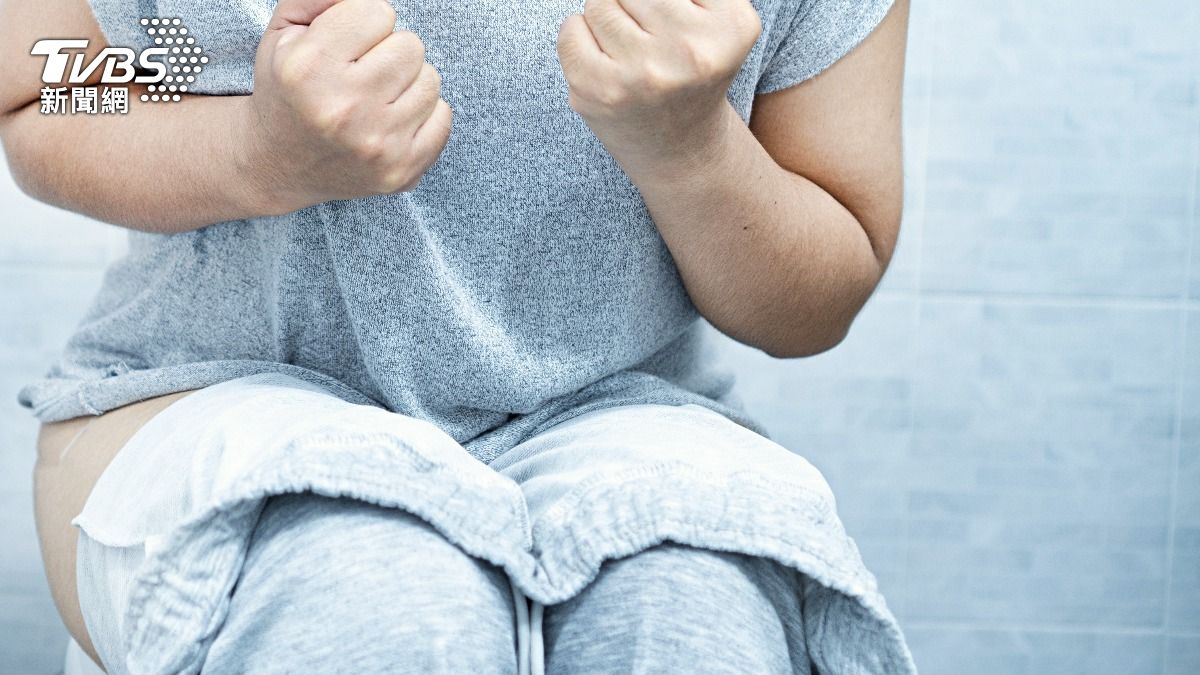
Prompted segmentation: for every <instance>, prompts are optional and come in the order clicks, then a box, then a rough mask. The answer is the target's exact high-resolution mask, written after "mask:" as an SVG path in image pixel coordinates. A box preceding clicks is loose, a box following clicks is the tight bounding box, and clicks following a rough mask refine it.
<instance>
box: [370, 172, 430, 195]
mask: <svg viewBox="0 0 1200 675" xmlns="http://www.w3.org/2000/svg"><path fill="white" fill-rule="evenodd" d="M419 181H420V178H419V177H417V178H415V179H414V177H413V176H412V175H410V173H409V171H408V169H406V168H399V169H393V170H391V171H388V172H386V173H384V174H383V175H382V176H380V178H379V183H378V185H377V186H376V187H377V188H378V190H379V191H380V192H385V193H386V192H407V191H408V190H411V189H412V188H413V187H416V183H417V182H419Z"/></svg>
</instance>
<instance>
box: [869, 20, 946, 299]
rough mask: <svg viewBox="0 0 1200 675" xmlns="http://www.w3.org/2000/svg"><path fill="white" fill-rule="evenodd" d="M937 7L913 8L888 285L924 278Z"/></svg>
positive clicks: (909, 284)
mask: <svg viewBox="0 0 1200 675" xmlns="http://www.w3.org/2000/svg"><path fill="white" fill-rule="evenodd" d="M935 7H936V6H935V5H934V4H933V3H930V2H917V3H913V4H912V5H911V6H910V10H909V22H908V33H909V36H908V53H907V54H906V55H905V79H904V115H903V120H904V217H903V219H902V221H903V222H902V224H901V226H900V238H899V240H898V241H897V243H896V251H895V254H894V255H893V257H892V261H891V264H890V265H889V267H888V270H887V274H886V275H885V276H884V279H883V282H882V284H881V288H884V289H888V290H907V291H912V290H916V289H917V287H918V283H919V273H920V254H921V230H922V220H923V219H924V217H925V213H924V211H925V207H924V204H925V164H926V147H927V145H928V142H929V132H930V129H929V96H930V83H931V74H932V68H933V58H932V45H933V40H932V32H933V27H934V20H935V17H934V13H935V11H936V10H935Z"/></svg>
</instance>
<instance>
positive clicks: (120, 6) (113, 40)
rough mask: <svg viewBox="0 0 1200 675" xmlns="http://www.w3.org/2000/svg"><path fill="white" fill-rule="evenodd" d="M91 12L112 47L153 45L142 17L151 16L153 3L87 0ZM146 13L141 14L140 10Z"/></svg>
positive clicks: (135, 47)
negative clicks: (142, 22)
mask: <svg viewBox="0 0 1200 675" xmlns="http://www.w3.org/2000/svg"><path fill="white" fill-rule="evenodd" d="M89 4H90V5H91V6H92V14H93V15H94V16H95V17H96V23H98V24H100V31H101V32H102V33H104V38H105V39H106V40H107V41H108V44H109V45H110V46H113V47H131V48H133V49H136V50H139V51H140V50H142V49H146V48H148V47H151V46H153V45H152V43H151V41H150V35H149V34H148V33H147V32H146V26H143V25H142V24H141V20H142V18H147V19H149V18H153V17H154V16H155V14H154V3H153V2H147V1H145V0H142V1H141V2H139V0H89ZM143 11H145V12H146V13H145V14H143V13H142V12H143Z"/></svg>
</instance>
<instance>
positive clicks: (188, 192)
mask: <svg viewBox="0 0 1200 675" xmlns="http://www.w3.org/2000/svg"><path fill="white" fill-rule="evenodd" d="M394 23H395V14H394V12H393V11H392V9H391V7H390V6H388V5H387V3H386V2H384V1H383V0H341V1H339V0H285V1H284V2H282V3H280V4H279V6H278V7H277V8H276V12H275V16H274V17H273V18H272V21H271V25H270V26H269V27H268V29H267V35H266V36H264V38H263V44H262V45H261V46H260V48H259V54H258V60H257V62H256V71H255V72H256V83H257V89H258V90H257V91H256V92H255V94H254V95H253V96H220V97H218V96H186V97H185V99H184V100H183V101H181V102H179V103H172V104H170V105H155V104H140V101H137V100H136V98H137V95H138V94H139V93H140V92H139V91H138V90H133V89H131V92H130V99H131V101H130V106H129V107H130V110H129V113H128V114H127V115H43V114H41V112H40V110H39V105H38V99H39V92H40V89H41V87H42V86H44V85H43V83H42V81H41V73H42V66H43V63H44V61H43V58H42V57H33V56H30V54H29V50H30V47H31V46H32V44H33V43H34V42H35V41H36V40H38V39H42V38H46V37H63V36H67V37H72V38H75V37H78V38H87V39H89V40H90V41H91V46H90V48H89V50H88V52H89V56H94V54H95V53H97V52H99V51H100V49H102V48H103V47H104V46H105V39H104V36H103V34H102V33H101V31H100V27H99V25H98V24H97V22H96V20H95V18H94V17H93V15H92V13H91V10H90V8H89V6H88V4H87V2H86V0H0V141H3V144H4V149H5V153H6V156H7V158H8V163H9V166H10V168H11V169H12V173H13V175H14V176H15V178H16V180H17V182H18V184H19V185H20V186H21V188H22V189H23V190H25V191H26V192H27V193H29V194H30V195H32V196H33V197H35V198H37V199H41V200H43V201H46V202H49V203H51V204H54V205H57V206H61V207H63V208H67V209H70V210H73V211H78V212H80V213H84V214H86V215H89V216H92V217H95V218H97V219H100V220H104V221H107V222H111V223H114V224H118V225H124V226H127V227H131V228H135V229H144V230H155V231H165V232H179V231H185V230H189V229H195V228H198V227H203V226H205V225H210V224H212V223H216V222H222V221H225V220H233V219H240V218H249V217H255V216H263V215H274V214H280V213H287V212H290V211H293V210H296V209H299V208H303V207H305V206H310V205H312V204H317V203H320V202H323V201H327V200H329V199H338V198H351V197H357V196H366V195H370V194H379V193H384V192H394V191H398V190H405V189H411V188H412V187H414V186H415V185H416V183H417V182H418V181H419V179H420V175H421V174H422V173H424V170H425V169H426V168H427V167H428V166H429V164H432V162H433V161H434V160H435V159H436V157H437V155H438V154H440V152H441V149H442V147H443V146H444V145H445V142H446V139H447V138H448V136H449V128H450V111H449V107H448V106H446V104H445V102H444V101H441V100H440V98H439V92H440V84H441V82H440V78H439V77H438V76H437V73H436V72H435V71H433V69H432V67H431V66H429V65H428V64H426V63H424V49H423V46H422V45H421V44H420V41H419V40H418V39H417V38H416V36H415V35H413V34H412V33H407V32H393V27H394ZM335 81H336V82H340V84H339V85H338V86H336V87H335V86H333V85H332V84H331V83H333V82H335ZM331 92H336V95H333V94H331Z"/></svg>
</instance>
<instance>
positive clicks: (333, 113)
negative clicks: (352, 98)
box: [313, 101, 354, 135]
mask: <svg viewBox="0 0 1200 675" xmlns="http://www.w3.org/2000/svg"><path fill="white" fill-rule="evenodd" d="M353 110H354V108H353V106H352V105H349V104H348V103H345V102H342V101H331V102H328V103H326V104H325V105H322V106H320V107H319V108H318V109H317V110H316V112H315V113H314V114H313V125H314V126H315V127H316V128H317V129H318V130H320V131H322V132H324V133H326V134H328V135H336V134H338V133H340V132H341V131H342V130H343V129H345V128H346V125H347V124H348V123H349V122H350V115H351V113H352V112H353Z"/></svg>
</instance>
